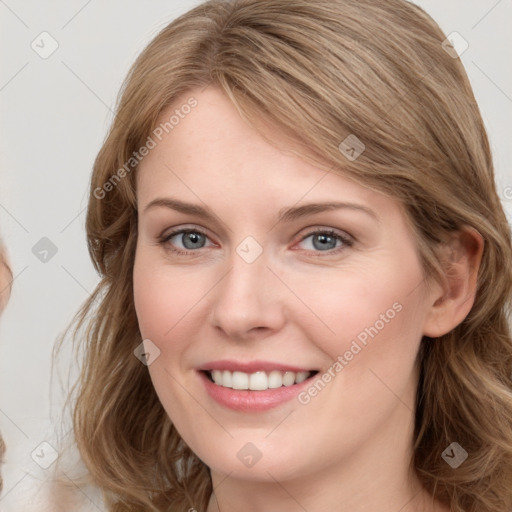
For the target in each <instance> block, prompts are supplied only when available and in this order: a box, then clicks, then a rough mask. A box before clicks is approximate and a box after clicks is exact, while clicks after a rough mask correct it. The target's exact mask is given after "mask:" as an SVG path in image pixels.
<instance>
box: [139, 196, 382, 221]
mask: <svg viewBox="0 0 512 512" xmlns="http://www.w3.org/2000/svg"><path fill="white" fill-rule="evenodd" d="M155 207H163V208H170V209H172V210H176V211H178V212H181V213H184V214H188V215H195V216H196V217H202V218H204V219H210V220H213V219H214V218H216V215H214V214H213V213H212V212H211V210H210V209H209V208H207V207H203V206H199V205H196V204H192V203H185V202H183V201H179V200H178V199H171V198H157V199H154V200H153V201H151V202H150V203H149V204H148V205H147V206H146V207H145V208H144V212H146V211H148V210H149V209H151V208H155ZM339 209H349V210H355V211H360V212H363V213H366V214H367V215H369V216H370V217H372V218H373V219H375V220H376V221H379V217H378V215H377V214H376V213H375V212H374V211H373V210H372V209H370V208H368V207H367V206H363V205H361V204H357V203H346V202H336V201H334V202H327V203H309V204H304V205H302V206H294V207H291V208H282V209H281V210H279V212H278V215H277V222H291V221H294V220H297V219H300V218H302V217H306V216H308V215H314V214H316V213H322V212H325V211H331V210H339Z"/></svg>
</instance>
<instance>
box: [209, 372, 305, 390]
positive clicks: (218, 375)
mask: <svg viewBox="0 0 512 512" xmlns="http://www.w3.org/2000/svg"><path fill="white" fill-rule="evenodd" d="M312 373H313V372H297V373H295V372H280V371H277V370H273V371H271V372H269V373H268V374H267V373H266V372H263V371H260V372H255V373H251V374H249V373H244V372H230V371H228V370H224V371H222V370H212V371H211V372H210V375H211V377H212V379H213V381H214V382H215V384H217V385H218V386H222V387H224V388H233V389H250V390H251V391H265V390H267V389H276V388H280V387H281V386H286V387H288V386H293V385H294V384H300V383H301V382H304V381H305V380H306V379H307V378H308V377H310V376H311V375H312Z"/></svg>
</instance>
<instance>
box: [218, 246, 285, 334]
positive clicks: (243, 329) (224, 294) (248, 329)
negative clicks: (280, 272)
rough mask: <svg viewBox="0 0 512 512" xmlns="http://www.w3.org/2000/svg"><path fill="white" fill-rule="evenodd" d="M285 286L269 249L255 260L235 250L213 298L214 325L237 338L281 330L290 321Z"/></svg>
mask: <svg viewBox="0 0 512 512" xmlns="http://www.w3.org/2000/svg"><path fill="white" fill-rule="evenodd" d="M283 288H284V287H283V284H282V283H281V281H280V280H279V279H278V278H277V277H276V271H275V270H274V271H272V270H271V269H270V268H269V266H268V262H267V259H266V257H265V252H263V254H262V255H260V257H259V258H258V259H257V260H256V261H253V262H252V263H248V262H246V261H245V260H244V259H243V258H241V257H240V256H239V255H238V254H237V253H233V257H232V258H231V267H230V270H229V271H228V272H227V273H226V275H225V276H224V278H223V279H221V281H220V282H219V284H218V285H217V286H216V287H215V288H214V290H215V293H214V294H212V297H211V300H212V308H211V322H212V325H213V327H214V328H215V329H217V330H219V331H222V333H223V334H224V335H225V337H227V338H229V339H232V340H234V341H244V340H248V339H254V338H255V337H259V338H261V337H267V336H269V335H270V334H272V333H275V332H277V331H278V330H280V329H281V328H282V327H283V325H284V324H285V321H286V308H285V303H284V299H285V293H284V290H283Z"/></svg>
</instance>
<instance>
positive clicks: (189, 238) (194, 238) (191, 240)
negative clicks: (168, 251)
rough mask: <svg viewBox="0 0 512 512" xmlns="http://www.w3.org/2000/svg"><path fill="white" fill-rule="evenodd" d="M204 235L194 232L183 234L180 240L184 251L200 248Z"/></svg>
mask: <svg viewBox="0 0 512 512" xmlns="http://www.w3.org/2000/svg"><path fill="white" fill-rule="evenodd" d="M204 238H205V237H204V235H202V234H201V233H197V232H195V231H190V232H188V233H183V235H182V240H183V245H184V247H185V248H186V249H198V248H201V247H202V244H203V243H204Z"/></svg>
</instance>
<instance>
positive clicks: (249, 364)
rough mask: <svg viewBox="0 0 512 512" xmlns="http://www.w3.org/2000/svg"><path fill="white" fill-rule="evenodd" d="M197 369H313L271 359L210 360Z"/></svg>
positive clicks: (294, 370)
mask: <svg viewBox="0 0 512 512" xmlns="http://www.w3.org/2000/svg"><path fill="white" fill-rule="evenodd" d="M198 370H199V371H210V370H228V371H230V372H244V373H249V374H250V373H256V372H271V371H274V370H277V371H280V372H295V373H298V372H309V371H315V370H313V369H312V368H301V367H299V366H293V365H289V364H283V363H276V362H272V361H246V362H244V361H231V360H221V361H211V362H208V363H205V364H203V365H201V366H200V367H199V368H198Z"/></svg>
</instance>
